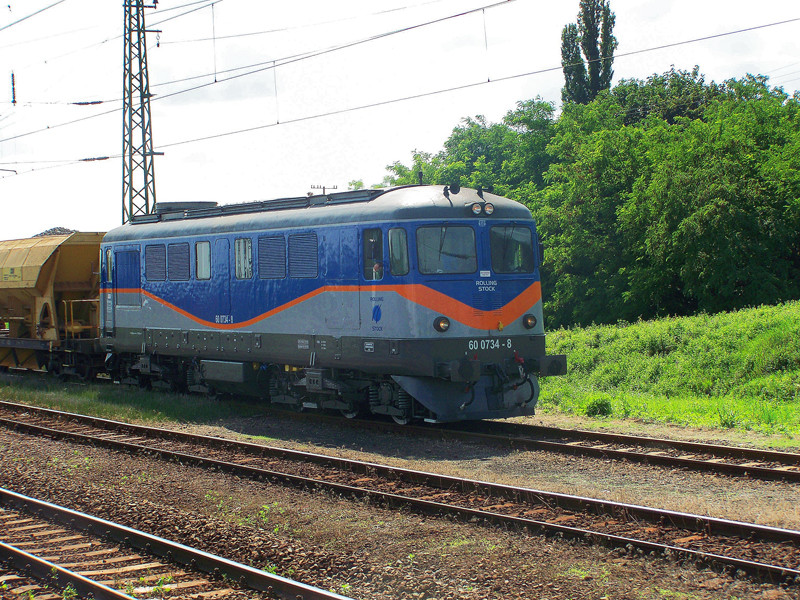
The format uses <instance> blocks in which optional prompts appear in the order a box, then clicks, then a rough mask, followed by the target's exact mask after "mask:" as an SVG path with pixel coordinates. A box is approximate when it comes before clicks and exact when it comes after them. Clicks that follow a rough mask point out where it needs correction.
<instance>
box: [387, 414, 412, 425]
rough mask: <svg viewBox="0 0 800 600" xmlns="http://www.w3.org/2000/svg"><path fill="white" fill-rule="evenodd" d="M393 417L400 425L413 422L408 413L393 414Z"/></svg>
mask: <svg viewBox="0 0 800 600" xmlns="http://www.w3.org/2000/svg"><path fill="white" fill-rule="evenodd" d="M392 419H394V422H395V423H397V424H398V425H408V424H409V423H411V417H409V416H407V415H403V416H402V417H398V416H397V415H392Z"/></svg>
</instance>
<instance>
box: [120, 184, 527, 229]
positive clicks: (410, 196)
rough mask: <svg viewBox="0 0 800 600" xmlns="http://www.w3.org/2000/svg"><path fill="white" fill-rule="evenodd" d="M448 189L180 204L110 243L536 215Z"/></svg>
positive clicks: (141, 220)
mask: <svg viewBox="0 0 800 600" xmlns="http://www.w3.org/2000/svg"><path fill="white" fill-rule="evenodd" d="M445 189H446V188H445V186H403V187H395V188H388V189H380V190H358V191H354V192H342V193H339V194H327V195H322V196H310V197H307V198H306V197H302V198H283V199H278V200H268V201H265V202H252V203H247V204H230V205H224V206H215V205H214V204H213V203H207V202H206V203H197V204H193V203H180V204H174V205H167V206H166V210H164V209H163V208H162V209H161V211H160V212H158V211H157V212H156V213H155V214H151V215H144V216H141V217H135V218H134V219H133V221H132V222H130V223H126V224H125V225H123V226H121V227H118V228H116V229H113V230H111V231H110V232H108V234H106V237H105V241H106V242H124V241H138V240H141V239H154V238H168V237H178V236H185V235H204V234H221V233H234V232H239V231H241V232H244V231H252V230H258V229H278V228H281V229H282V228H301V227H312V228H314V227H320V226H324V225H331V224H343V223H369V222H379V221H389V222H393V223H394V222H401V221H409V220H426V219H436V220H451V219H464V218H471V219H474V218H477V217H474V216H473V215H472V213H471V211H470V209H471V207H472V205H473V204H475V203H484V202H489V203H491V204H493V205H494V209H495V210H494V213H493V214H492V216H490V217H487V216H486V215H481V217H480V218H487V219H491V220H496V219H515V220H531V219H532V217H531V213H530V211H529V210H528V209H527V208H526V207H525V206H524V205H523V204H520V203H519V202H516V201H514V200H510V199H508V198H504V197H502V196H496V195H494V194H490V193H488V192H480V193H479V190H474V189H468V188H461V189H460V190H459V192H458V193H457V194H454V193H452V192H450V191H449V189H448V190H447V194H445ZM448 196H449V197H448ZM481 196H482V197H481ZM163 206H164V205H162V207H163ZM195 206H197V207H198V208H194V207H195ZM171 210H174V212H171Z"/></svg>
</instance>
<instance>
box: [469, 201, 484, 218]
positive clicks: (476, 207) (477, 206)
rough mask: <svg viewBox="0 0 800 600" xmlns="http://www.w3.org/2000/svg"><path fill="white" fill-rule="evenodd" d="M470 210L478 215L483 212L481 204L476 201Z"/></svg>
mask: <svg viewBox="0 0 800 600" xmlns="http://www.w3.org/2000/svg"><path fill="white" fill-rule="evenodd" d="M470 210H472V214H473V215H475V216H476V217H477V216H478V215H479V214H481V205H480V204H478V203H477V202H476V203H475V204H473V205H472V207H471V208H470Z"/></svg>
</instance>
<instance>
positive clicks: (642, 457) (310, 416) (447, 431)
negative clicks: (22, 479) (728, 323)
mask: <svg viewBox="0 0 800 600" xmlns="http://www.w3.org/2000/svg"><path fill="white" fill-rule="evenodd" d="M3 377H4V378H5V379H7V380H8V381H17V379H15V378H21V377H22V375H20V374H14V375H8V374H5V375H3ZM4 404H9V405H10V403H4V402H2V401H0V408H2V406H3V405H4ZM269 410H270V411H273V412H275V413H276V414H281V415H284V416H288V417H291V418H295V419H304V420H309V421H313V422H322V423H330V424H332V425H334V426H337V427H342V426H343V425H344V426H350V427H355V428H358V429H367V430H373V431H383V432H392V433H397V434H402V435H414V436H417V437H426V438H429V439H437V440H459V441H463V442H472V443H481V444H493V445H496V446H499V447H507V448H515V449H524V450H542V451H547V452H555V453H559V454H569V455H572V456H586V457H590V458H601V459H614V460H625V461H629V462H637V463H642V464H650V465H660V466H664V467H669V468H677V469H686V470H691V471H698V472H709V473H717V474H721V475H727V476H730V477H748V478H751V479H762V480H765V481H786V482H800V453H796V452H780V451H775V450H760V449H756V448H746V447H740V446H727V445H719V444H708V443H702V442H689V441H682V440H669V439H661V438H652V437H646V436H633V435H626V434H620V433H609V432H599V431H588V430H581V429H562V428H558V427H545V426H540V425H526V424H521V423H509V422H500V421H477V422H472V421H470V422H465V423H454V424H446V425H439V426H436V427H427V426H420V425H398V424H396V423H392V422H388V421H384V420H375V419H342V418H341V417H337V416H331V415H326V414H321V413H313V412H310V413H296V412H290V411H286V410H281V409H276V408H272V407H270V408H269Z"/></svg>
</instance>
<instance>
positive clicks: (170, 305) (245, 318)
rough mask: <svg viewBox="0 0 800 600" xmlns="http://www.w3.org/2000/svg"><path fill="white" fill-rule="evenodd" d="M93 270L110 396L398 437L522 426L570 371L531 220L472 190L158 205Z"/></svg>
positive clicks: (512, 205) (104, 249) (104, 250)
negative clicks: (355, 420) (223, 402)
mask: <svg viewBox="0 0 800 600" xmlns="http://www.w3.org/2000/svg"><path fill="white" fill-rule="evenodd" d="M101 255H102V260H101V300H100V306H101V311H100V313H101V314H100V331H101V333H100V335H101V341H102V344H103V347H104V349H105V350H106V351H107V352H108V355H107V356H108V358H107V369H108V370H109V372H110V373H112V374H113V376H114V377H115V378H116V379H118V380H120V381H124V382H130V383H138V384H140V385H145V386H148V385H167V386H169V387H171V388H172V389H176V390H189V391H206V392H222V393H227V392H233V393H243V394H249V395H254V396H258V397H263V398H265V399H269V400H270V401H271V402H273V403H279V404H284V405H288V406H291V407H294V408H298V409H301V408H317V409H334V410H339V411H341V412H342V413H343V414H344V415H346V416H348V417H352V416H355V415H357V414H358V413H359V412H371V413H375V414H385V415H390V416H391V417H393V418H394V419H395V421H397V422H399V423H407V422H409V421H411V420H425V421H429V422H446V421H457V420H465V419H483V418H500V417H511V416H517V415H527V414H533V411H534V407H535V405H536V401H537V398H538V394H539V384H538V377H540V376H544V375H560V374H563V373H565V372H566V359H565V357H564V356H561V355H558V356H548V355H547V354H546V352H545V336H544V330H543V326H542V295H541V285H540V280H539V264H540V261H541V246H540V244H539V243H538V238H537V234H536V227H535V224H534V221H533V219H532V218H531V215H530V212H529V211H528V209H527V208H526V207H525V206H523V205H521V204H519V203H517V202H514V201H512V200H509V199H507V198H503V197H500V196H496V195H492V194H489V193H488V192H484V191H483V190H480V189H478V190H472V189H461V190H459V189H458V188H452V189H451V188H448V187H445V188H444V189H443V188H442V187H433V186H406V187H397V188H391V189H382V190H359V191H353V192H345V193H337V194H327V195H321V196H311V197H307V198H306V197H302V198H288V199H281V200H273V201H267V202H255V203H248V204H236V205H225V206H217V205H216V204H214V203H173V204H161V205H159V206H158V207H157V210H156V212H155V213H154V214H151V215H146V216H141V217H136V218H134V219H133V220H132V222H130V223H127V224H125V225H123V226H122V227H119V228H117V229H114V230H112V231H110V232H109V233H108V234H106V236H105V238H104V240H103V243H102V246H101Z"/></svg>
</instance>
